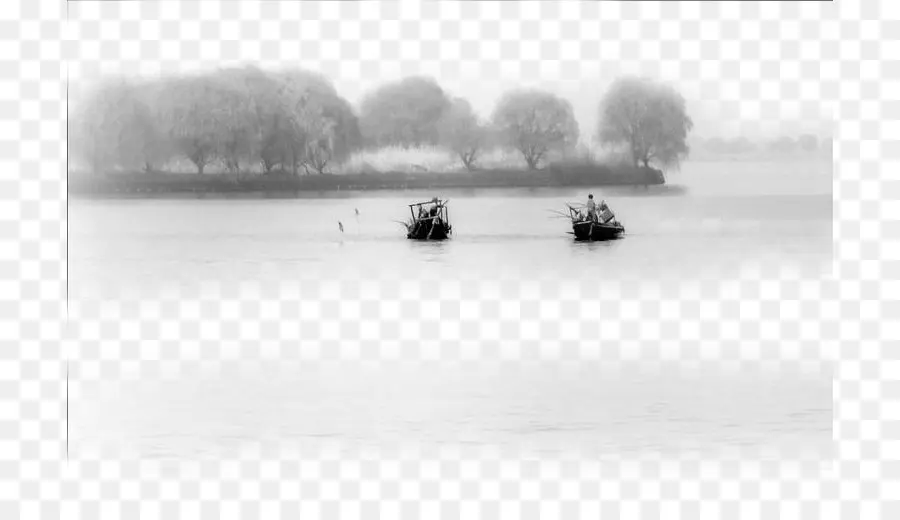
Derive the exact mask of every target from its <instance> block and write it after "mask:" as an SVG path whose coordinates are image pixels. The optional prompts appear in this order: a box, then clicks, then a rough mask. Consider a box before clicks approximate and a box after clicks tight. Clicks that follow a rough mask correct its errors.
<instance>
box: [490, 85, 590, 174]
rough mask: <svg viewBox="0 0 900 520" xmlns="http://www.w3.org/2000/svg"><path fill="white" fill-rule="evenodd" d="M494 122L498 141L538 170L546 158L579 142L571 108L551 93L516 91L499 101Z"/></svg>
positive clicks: (569, 104) (576, 124)
mask: <svg viewBox="0 0 900 520" xmlns="http://www.w3.org/2000/svg"><path fill="white" fill-rule="evenodd" d="M492 121H493V124H494V127H495V128H496V131H497V133H498V137H500V139H502V140H503V141H504V142H505V143H506V145H508V146H510V147H512V148H514V149H515V150H517V151H518V152H519V153H521V154H522V158H523V159H525V163H526V164H528V168H530V169H532V170H534V169H537V168H538V166H539V165H540V163H541V161H542V160H543V159H544V158H545V157H546V156H547V154H548V153H549V152H551V151H554V150H564V149H566V148H571V147H573V146H575V144H576V143H577V142H578V134H579V131H578V122H577V121H576V120H575V115H574V112H573V111H572V104H571V103H569V102H568V101H566V100H565V99H562V98H560V97H558V96H556V95H554V94H551V93H549V92H544V91H540V90H515V91H512V92H509V93H507V94H506V95H504V96H503V98H501V99H500V102H499V103H498V104H497V108H496V109H495V110H494V114H493V117H492Z"/></svg>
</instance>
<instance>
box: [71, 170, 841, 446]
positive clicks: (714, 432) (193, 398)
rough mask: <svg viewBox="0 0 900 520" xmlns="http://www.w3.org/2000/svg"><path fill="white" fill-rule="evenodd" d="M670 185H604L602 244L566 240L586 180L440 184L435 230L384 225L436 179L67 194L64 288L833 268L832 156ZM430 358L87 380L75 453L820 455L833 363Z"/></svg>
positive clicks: (681, 176) (643, 276)
mask: <svg viewBox="0 0 900 520" xmlns="http://www.w3.org/2000/svg"><path fill="white" fill-rule="evenodd" d="M671 182H672V183H673V184H679V185H682V186H684V187H685V188H686V192H685V193H683V194H681V195H671V196H662V195H656V196H654V195H652V193H643V192H636V191H633V190H601V189H595V190H593V192H594V193H595V196H596V197H598V198H605V199H607V201H608V202H609V203H610V205H611V206H612V208H613V210H614V211H616V213H617V215H618V217H619V219H620V220H621V221H622V222H623V223H624V225H625V226H626V229H627V236H626V237H625V238H624V239H622V240H618V241H615V242H610V243H603V244H579V243H574V242H573V241H572V238H571V236H569V235H567V234H566V231H568V226H567V222H566V221H564V220H559V219H556V218H552V214H551V213H550V210H559V209H563V204H564V203H565V202H567V201H573V202H582V201H583V200H584V199H585V198H586V193H587V191H588V190H587V189H540V190H490V191H481V192H472V191H463V190H459V191H453V192H444V193H440V194H438V195H441V196H443V197H446V198H449V199H450V211H451V215H450V216H451V220H452V222H453V225H454V237H453V238H452V239H451V240H450V241H447V242H445V243H416V242H412V241H408V240H406V239H405V238H404V236H403V230H402V228H401V227H400V226H399V225H398V224H396V223H394V222H393V221H394V220H402V219H404V218H405V217H406V215H407V210H406V204H408V203H409V202H411V201H413V200H416V199H425V198H430V196H432V194H431V193H427V194H425V193H411V192H410V193H406V192H404V193H398V192H383V193H382V192H379V193H359V194H344V195H341V196H328V197H324V196H323V197H320V198H316V197H307V198H302V199H292V200H134V201H75V202H72V203H71V204H70V208H69V244H70V246H69V281H70V297H72V298H75V299H77V298H79V296H80V295H82V294H88V293H90V292H91V291H93V290H96V289H97V288H98V287H102V288H105V290H107V291H111V292H109V294H113V295H114V294H115V293H116V291H124V290H126V289H128V290H133V291H138V292H139V293H141V294H145V295H146V296H147V297H152V295H153V294H154V291H156V290H158V289H160V288H161V287H163V286H165V285H168V286H170V287H175V288H178V289H179V290H180V291H182V292H183V294H185V295H186V297H189V295H190V294H191V292H190V291H191V289H192V288H194V287H199V286H200V285H202V284H221V285H229V284H234V283H237V282H243V283H253V282H266V283H268V282H273V281H290V280H295V279H305V278H312V279H329V278H332V277H342V278H346V277H359V278H367V279H372V278H376V279H377V277H379V276H385V277H387V276H391V277H393V278H396V277H397V276H401V277H407V276H408V277H417V276H420V275H425V274H429V275H431V274H435V273H438V274H441V275H444V276H463V275H465V276H473V275H474V276H484V277H488V278H491V277H495V276H505V277H510V276H522V277H542V278H546V279H553V278H557V279H559V280H580V279H587V278H596V277H597V276H598V273H599V274H602V276H603V277H605V278H608V279H626V278H627V279H632V278H633V279H638V280H643V281H644V282H646V283H654V282H655V281H662V280H666V279H686V280H692V279H698V278H701V277H705V278H710V277H712V278H713V279H715V278H716V277H723V278H724V277H728V276H732V275H733V274H734V273H735V272H736V270H737V269H740V268H741V266H744V265H754V264H760V263H764V264H767V265H771V264H774V265H779V266H789V267H791V268H792V269H795V270H796V272H799V273H801V274H803V275H804V276H809V277H813V278H817V277H819V276H822V275H823V273H825V271H826V269H827V267H828V266H829V264H830V260H831V249H832V230H831V221H832V195H831V190H832V179H831V168H830V165H822V164H818V165H817V164H737V163H721V164H688V165H686V166H685V167H684V169H683V171H682V172H679V173H675V174H672V176H671ZM354 209H358V210H359V212H360V216H359V219H358V221H357V219H356V217H355V212H354ZM338 220H341V221H342V222H343V223H344V225H345V232H344V233H343V234H341V233H340V232H339V231H338V225H337V222H338ZM148 339H152V338H148ZM710 339H714V338H710ZM751 339H752V338H751ZM285 341H291V339H290V338H285ZM485 347H486V348H487V347H490V346H489V345H486V346H485ZM247 348H248V349H250V350H252V349H253V348H254V346H253V345H247ZM442 348H444V347H443V346H442ZM446 348H453V346H452V345H447V346H446ZM604 348H609V349H611V351H615V350H616V348H617V347H616V346H613V345H610V346H608V347H604ZM177 355H178V354H177V353H176V352H173V353H172V356H173V358H177ZM432 364H433V365H434V366H433V367H432V368H430V369H428V370H425V371H423V370H408V369H404V368H402V367H392V366H389V365H383V366H381V367H380V368H378V369H372V370H367V369H363V368H362V367H361V366H357V365H353V364H348V365H347V366H343V367H340V366H339V367H337V368H335V367H333V366H332V368H331V369H330V370H331V371H330V372H329V371H328V370H324V369H321V370H320V369H319V368H316V367H314V366H309V365H303V364H301V365H299V366H296V367H293V368H289V369H288V368H284V367H279V366H276V365H279V363H277V362H274V363H273V366H271V367H269V368H263V369H260V370H257V371H256V372H250V373H249V375H248V373H247V372H246V371H242V370H241V368H240V366H238V367H237V368H235V372H234V373H233V374H232V373H229V372H228V371H227V370H224V369H223V370H214V371H213V372H212V373H209V372H208V371H207V372H205V373H204V372H203V371H200V370H198V371H196V372H193V371H192V370H191V369H189V368H185V370H184V371H182V372H181V373H180V376H179V377H175V378H173V377H168V378H156V377H155V376H152V375H147V376H146V377H137V378H136V379H135V378H133V379H132V380H130V382H129V383H127V384H126V383H115V382H112V381H102V380H100V381H97V380H94V381H79V380H77V378H76V381H73V391H74V394H73V395H75V396H76V398H75V399H74V401H73V406H72V429H71V439H72V446H73V449H74V450H75V453H76V454H77V453H78V451H79V450H89V449H93V448H95V447H99V446H112V445H115V446H120V447H124V448H125V449H126V450H130V451H133V452H136V453H138V454H139V455H140V456H144V457H179V458H181V457H205V456H210V457H223V456H225V457H227V456H230V455H233V454H236V453H239V452H240V451H241V450H242V449H244V448H246V447H247V446H256V445H265V446H270V447H275V448H276V449H283V448H284V447H286V446H287V447H298V446H299V447H316V446H322V445H332V444H333V445H337V446H344V447H346V446H368V447H376V448H379V447H384V446H391V445H393V446H403V445H408V444H410V443H418V444H424V445H427V446H438V447H440V446H457V447H458V446H475V447H478V446H505V447H511V448H514V449H519V448H521V449H531V450H536V451H537V452H542V453H552V452H559V451H569V452H571V451H572V450H585V451H586V452H590V453H605V454H617V455H619V456H628V455H629V454H632V453H638V452H646V451H650V452H654V453H677V452H682V451H685V450H687V451H691V450H695V451H703V452H714V451H718V450H726V451H728V450H730V451H731V452H732V453H743V454H747V456H757V455H759V454H761V453H766V452H768V453H772V454H774V456H776V457H782V458H783V457H796V456H800V454H801V453H807V454H810V453H811V454H812V456H813V457H815V458H818V459H825V458H827V457H829V456H830V451H829V450H830V446H831V408H832V395H831V375H830V374H828V373H824V372H823V373H821V374H813V375H812V376H810V375H809V374H806V375H805V376H804V377H799V376H798V375H797V374H795V373H793V372H792V371H791V370H789V369H786V370H785V371H783V372H778V371H775V372H774V373H773V372H771V371H769V372H766V371H757V370H755V369H754V368H753V367H750V366H747V367H746V368H744V367H742V368H741V370H740V371H734V370H731V371H727V370H726V371H720V370H718V369H717V368H716V367H715V366H710V367H708V368H707V369H705V370H701V371H694V372H691V373H690V374H688V373H687V372H684V371H682V370H681V369H680V368H679V367H678V366H675V365H672V366H666V365H665V363H662V364H661V365H659V366H658V367H657V368H659V370H658V371H656V372H654V373H653V374H651V375H648V374H647V373H644V372H641V371H636V372H628V371H619V370H608V368H609V367H606V366H604V364H603V363H599V362H598V363H594V364H592V363H585V364H584V365H583V366H580V367H579V368H578V369H577V370H558V369H556V368H554V366H555V365H553V364H552V363H549V362H548V364H547V366H546V367H545V368H544V369H540V368H537V369H533V370H523V369H520V368H517V367H516V365H515V364H509V365H503V364H500V365H494V366H493V367H492V368H491V369H490V370H479V369H478V367H477V365H478V363H473V364H472V365H471V366H466V367H464V368H463V367H459V366H457V367H453V366H451V365H447V366H444V365H442V364H441V363H440V361H435V362H434V363H432ZM76 365H77V364H76ZM238 365H239V364H238ZM351 365H352V366H351ZM185 366H186V367H187V366H189V365H185ZM557 368H558V367H557ZM151 372H152V371H150V372H148V374H149V373H151Z"/></svg>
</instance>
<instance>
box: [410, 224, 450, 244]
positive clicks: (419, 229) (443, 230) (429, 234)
mask: <svg viewBox="0 0 900 520" xmlns="http://www.w3.org/2000/svg"><path fill="white" fill-rule="evenodd" d="M450 233H451V228H450V225H449V224H443V223H438V224H435V225H434V226H433V227H432V226H431V225H430V224H429V223H426V222H420V223H416V224H415V225H414V226H412V228H411V229H409V231H408V232H407V233H406V238H408V239H410V240H446V239H448V238H450Z"/></svg>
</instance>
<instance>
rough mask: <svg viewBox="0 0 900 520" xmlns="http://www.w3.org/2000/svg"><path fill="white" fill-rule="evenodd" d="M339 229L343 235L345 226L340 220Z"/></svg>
mask: <svg viewBox="0 0 900 520" xmlns="http://www.w3.org/2000/svg"><path fill="white" fill-rule="evenodd" d="M338 229H340V230H341V233H343V232H344V224H343V223H342V222H341V221H340V220H338Z"/></svg>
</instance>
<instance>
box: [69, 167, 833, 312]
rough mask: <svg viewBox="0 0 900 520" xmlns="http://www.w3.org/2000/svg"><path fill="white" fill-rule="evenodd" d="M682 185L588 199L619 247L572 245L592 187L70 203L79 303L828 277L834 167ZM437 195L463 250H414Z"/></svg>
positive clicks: (742, 173) (687, 175)
mask: <svg viewBox="0 0 900 520" xmlns="http://www.w3.org/2000/svg"><path fill="white" fill-rule="evenodd" d="M671 182H672V184H676V185H681V186H683V187H685V188H686V190H687V191H686V193H684V194H681V195H671V196H666V195H663V194H659V190H652V189H651V190H649V191H647V192H644V191H642V190H632V189H621V188H620V189H594V190H590V191H593V192H594V193H595V196H596V197H598V198H605V199H606V200H607V201H608V202H609V204H610V205H611V207H612V209H613V210H614V211H615V212H616V214H617V216H618V218H619V220H620V221H621V222H622V223H623V224H624V225H625V227H626V230H627V236H626V237H625V238H624V239H622V240H618V241H614V242H606V243H576V242H574V241H573V240H572V237H571V235H569V234H567V232H568V231H571V228H570V226H569V225H568V222H567V221H566V220H564V219H560V218H558V217H557V216H555V215H554V214H553V211H554V210H555V211H559V210H564V209H565V206H564V204H565V203H566V202H584V201H585V200H586V197H587V192H588V191H589V189H587V188H584V189H568V188H567V189H504V190H481V191H474V190H447V191H445V192H442V193H438V194H432V193H422V192H395V191H392V192H366V193H348V194H340V195H339V196H338V195H329V196H321V197H315V196H312V197H305V198H300V199H289V200H273V199H251V200H221V199H219V200H214V199H203V200H196V199H188V200H124V201H123V200H118V201H73V202H72V203H71V204H70V208H69V244H70V247H69V280H70V295H72V296H74V297H77V296H78V295H79V291H81V290H83V289H90V288H95V287H97V286H104V287H114V288H119V289H124V288H137V290H139V291H140V290H146V291H153V290H155V289H158V288H160V287H161V286H163V285H166V284H168V285H170V286H174V287H178V288H180V289H187V288H190V287H192V286H196V285H198V284H203V283H221V284H228V283H233V282H235V281H242V282H254V281H262V282H278V281H282V282H290V281H292V280H299V279H305V278H306V279H322V278H323V277H324V278H328V277H343V278H346V277H350V278H353V277H366V278H377V277H379V276H391V277H398V276H399V277H409V278H416V277H418V276H420V275H422V274H428V275H442V276H447V277H460V276H465V277H472V276H475V277H478V276H484V277H492V276H500V275H503V276H510V275H516V276H524V277H533V276H540V277H545V278H546V277H551V278H552V277H563V278H575V279H579V278H597V277H598V276H602V277H604V278H607V279H616V278H637V279H641V280H653V279H655V278H665V277H669V276H674V277H679V278H687V279H690V278H691V277H698V276H701V275H704V276H709V275H710V274H711V273H713V274H715V275H720V276H730V275H733V273H734V272H735V270H736V269H740V268H741V267H742V266H745V265H750V264H760V263H766V264H769V265H773V264H775V265H782V266H786V267H791V268H796V269H799V270H801V271H804V272H809V273H815V272H819V271H821V270H822V269H824V268H825V267H827V265H828V264H829V262H830V258H831V249H832V231H831V219H832V196H831V190H832V181H831V171H830V165H823V164H806V163H800V164H741V163H705V164H696V165H686V166H685V167H684V169H683V171H682V172H678V173H673V174H671ZM654 194H657V195H655V196H654ZM432 195H440V196H442V197H444V198H447V199H449V201H450V206H449V207H450V219H451V222H452V224H453V227H454V236H453V238H452V239H451V240H450V241H447V242H440V243H436V242H429V243H420V242H416V241H409V240H406V239H405V236H404V230H403V228H402V227H401V226H400V225H399V224H398V223H397V222H396V221H400V220H405V219H406V218H407V217H408V215H409V211H408V209H407V207H406V206H407V204H409V203H410V202H413V201H417V200H426V199H429V198H431V196H432ZM356 210H359V217H358V218H357V216H356V213H355V211H356ZM339 221H340V222H342V223H343V224H344V229H345V231H344V232H343V233H341V232H340V231H339V229H338V222H339ZM601 273H602V275H601Z"/></svg>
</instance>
